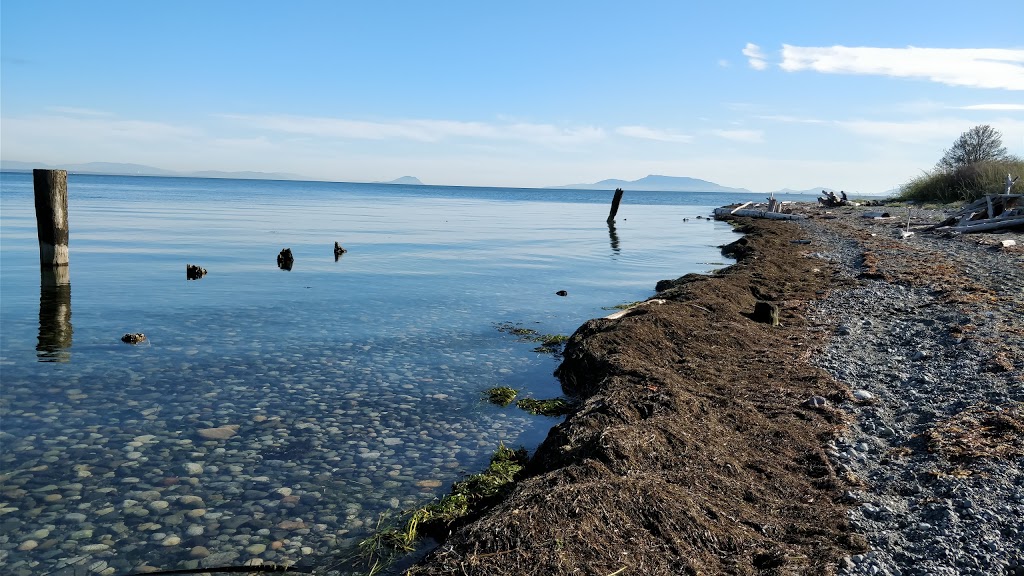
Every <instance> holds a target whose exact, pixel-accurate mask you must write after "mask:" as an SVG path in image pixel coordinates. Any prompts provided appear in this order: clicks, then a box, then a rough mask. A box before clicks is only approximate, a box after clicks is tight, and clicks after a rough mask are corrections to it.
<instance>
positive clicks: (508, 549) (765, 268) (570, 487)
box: [411, 221, 865, 576]
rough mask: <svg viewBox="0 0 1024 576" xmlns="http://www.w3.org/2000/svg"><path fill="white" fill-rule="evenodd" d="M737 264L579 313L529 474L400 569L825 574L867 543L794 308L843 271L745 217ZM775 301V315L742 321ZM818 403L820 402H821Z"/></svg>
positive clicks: (826, 392) (799, 232) (825, 386)
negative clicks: (636, 300) (575, 403)
mask: <svg viewBox="0 0 1024 576" xmlns="http://www.w3.org/2000/svg"><path fill="white" fill-rule="evenodd" d="M743 232H744V233H745V236H743V237H742V238H741V239H739V240H738V241H737V242H736V243H734V244H732V245H730V246H729V247H728V248H727V252H728V253H730V254H732V255H733V256H735V257H736V258H737V259H738V262H737V264H735V265H734V266H731V267H729V268H728V269H725V270H723V271H721V272H719V273H716V274H713V275H710V276H696V275H691V276H687V277H683V278H681V279H679V280H677V281H675V282H673V283H669V284H671V285H663V286H662V288H664V289H663V290H662V291H661V292H660V293H659V294H658V295H657V298H660V299H664V303H662V304H658V305H655V304H651V305H648V306H644V307H641V308H638V309H636V310H635V311H632V312H630V313H627V314H626V315H624V316H623V317H621V318H619V319H615V320H607V319H596V320H591V321H589V322H587V323H586V324H584V325H583V326H582V327H581V328H580V329H579V330H578V331H577V332H576V333H575V334H574V335H573V336H572V338H571V339H570V341H569V342H568V345H567V347H566V351H565V360H564V362H563V364H562V365H561V366H560V368H559V370H558V374H559V376H560V377H561V378H562V381H563V385H564V387H565V389H566V392H567V393H570V394H574V395H577V396H578V397H580V398H581V399H582V404H581V407H580V409H579V410H578V411H577V412H575V413H573V414H571V415H570V416H569V417H567V419H566V420H565V422H564V423H562V424H560V425H559V426H557V427H555V428H553V429H552V431H551V433H550V434H549V435H548V438H547V440H546V441H545V442H544V443H543V444H542V445H541V446H540V447H539V448H538V450H537V453H536V455H535V456H534V458H533V459H532V461H531V463H530V465H529V467H528V469H527V474H526V477H525V478H523V479H522V481H520V482H519V483H518V484H517V486H516V488H515V489H514V491H513V492H512V493H511V494H510V495H509V496H508V497H507V498H505V499H504V500H503V501H502V502H500V503H499V504H498V505H497V506H496V507H495V508H493V509H491V510H490V511H488V512H487V513H486V514H484V515H483V516H482V517H480V518H477V519H476V520H475V521H473V522H471V523H469V524H468V525H465V526H462V527H460V528H458V529H456V530H455V531H454V532H453V533H452V535H451V537H450V538H448V539H447V541H446V542H445V543H444V544H443V545H442V546H441V547H439V548H438V549H437V550H435V551H434V552H432V553H431V554H430V555H429V556H428V557H427V559H426V560H425V561H424V562H422V563H421V564H419V565H418V566H416V567H414V568H413V570H412V571H411V573H412V574H417V575H431V574H467V575H487V576H494V575H506V574H507V575H513V574H514V575H523V574H588V575H598V576H607V575H611V574H645V575H647V574H650V575H656V574H665V575H668V574H672V575H677V574H793V573H799V574H808V573H810V574H827V573H831V572H833V570H834V567H835V566H836V564H837V562H838V561H839V559H840V558H841V557H843V556H844V555H848V554H852V553H857V552H861V551H863V550H864V549H865V543H864V540H863V539H862V538H860V537H859V536H856V535H854V534H853V532H852V530H851V528H850V526H849V525H848V523H847V521H846V517H847V514H846V504H844V503H843V494H844V492H845V491H846V490H847V489H848V488H849V486H850V485H851V483H852V482H856V479H854V478H852V477H843V476H841V475H840V474H839V473H837V470H836V469H835V468H833V466H832V464H830V460H829V458H828V457H827V455H826V454H825V453H824V451H823V447H824V446H825V445H826V444H827V443H828V442H829V441H830V440H831V439H832V438H834V437H835V436H836V435H837V433H839V432H840V431H842V430H843V429H844V419H845V418H846V417H845V416H844V415H843V413H842V412H840V411H838V410H833V409H829V408H825V409H821V408H814V407H811V406H810V405H809V404H808V400H809V399H810V398H812V397H813V396H819V397H824V398H826V399H829V400H831V403H835V402H838V401H844V400H851V398H850V397H849V391H848V390H846V389H845V388H844V387H842V386H840V385H839V384H838V383H837V382H836V381H835V380H834V379H832V378H831V377H830V376H829V375H828V374H827V373H826V372H825V371H823V370H822V369H820V368H817V367H814V366H812V365H811V364H810V363H809V362H808V357H809V355H810V351H811V350H812V349H813V348H814V346H815V345H816V343H817V342H816V341H815V340H816V339H820V334H816V333H814V332H812V331H810V330H809V329H808V328H809V327H808V326H807V322H806V320H805V311H806V309H807V306H808V303H809V302H810V301H811V300H813V299H815V298H816V297H819V296H821V295H823V294H825V293H826V291H828V290H829V289H831V288H835V287H836V286H837V284H841V283H846V284H849V283H850V280H849V279H848V278H849V275H843V274H840V273H839V270H837V269H833V268H831V267H830V264H828V263H827V262H825V261H824V260H821V259H818V258H812V257H808V255H807V253H808V246H806V245H805V244H802V243H799V242H796V241H798V240H801V239H803V238H804V237H805V235H806V234H807V232H806V231H805V230H804V229H803V228H801V227H800V226H799V225H798V224H793V223H787V222H772V221H746V222H745V223H744V229H743ZM758 301H767V302H771V303H774V304H776V305H777V306H778V312H779V314H778V318H779V324H778V325H777V326H773V325H772V324H771V323H764V322H758V321H755V320H754V319H752V318H751V316H752V312H753V311H754V308H755V304H756V303H757V302H758ZM831 403H830V404H831Z"/></svg>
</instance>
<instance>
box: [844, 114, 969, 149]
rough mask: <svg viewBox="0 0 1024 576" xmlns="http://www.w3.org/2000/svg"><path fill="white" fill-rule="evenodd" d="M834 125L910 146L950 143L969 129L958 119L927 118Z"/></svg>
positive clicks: (845, 122)
mask: <svg viewBox="0 0 1024 576" xmlns="http://www.w3.org/2000/svg"><path fill="white" fill-rule="evenodd" d="M835 124H836V125H837V126H839V127H840V128H843V129H845V130H847V131H849V132H852V133H854V134H857V135H859V136H868V137H871V138H874V139H878V140H884V141H894V142H903V143H910V144H921V143H926V142H944V141H949V142H952V141H953V139H954V138H955V137H956V136H957V135H958V134H960V133H961V132H963V131H964V130H967V129H968V128H970V127H971V124H970V122H967V121H964V120H963V119H960V118H929V119H927V120H918V121H913V122H896V121H891V122H887V121H876V120H841V121H837V122H836V123H835Z"/></svg>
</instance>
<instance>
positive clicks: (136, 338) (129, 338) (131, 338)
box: [121, 332, 146, 344]
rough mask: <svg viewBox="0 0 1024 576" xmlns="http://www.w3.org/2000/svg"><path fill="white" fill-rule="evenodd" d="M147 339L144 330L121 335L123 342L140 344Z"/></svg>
mask: <svg viewBox="0 0 1024 576" xmlns="http://www.w3.org/2000/svg"><path fill="white" fill-rule="evenodd" d="M145 341H146V335H145V334H143V333H142V332H136V333H134V334H130V333H129V334H125V335H124V336H121V342H124V343H126V344H139V343H142V342H145Z"/></svg>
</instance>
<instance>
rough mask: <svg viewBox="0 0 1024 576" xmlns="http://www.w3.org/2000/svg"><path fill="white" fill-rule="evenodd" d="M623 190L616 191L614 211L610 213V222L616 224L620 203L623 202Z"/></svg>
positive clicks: (613, 200)
mask: <svg viewBox="0 0 1024 576" xmlns="http://www.w3.org/2000/svg"><path fill="white" fill-rule="evenodd" d="M622 194H623V191H622V188H616V189H615V197H614V198H612V211H611V212H609V213H608V222H615V214H616V213H617V212H618V211H619V202H621V201H622Z"/></svg>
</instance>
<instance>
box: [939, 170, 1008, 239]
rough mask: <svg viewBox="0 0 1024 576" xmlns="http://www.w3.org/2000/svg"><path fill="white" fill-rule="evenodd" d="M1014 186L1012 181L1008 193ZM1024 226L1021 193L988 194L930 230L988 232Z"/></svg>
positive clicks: (967, 232) (966, 232)
mask: <svg viewBox="0 0 1024 576" xmlns="http://www.w3.org/2000/svg"><path fill="white" fill-rule="evenodd" d="M1012 185H1013V181H1012V180H1011V181H1010V183H1009V184H1007V190H1009V189H1010V187H1011V186H1012ZM1019 227H1024V194H989V195H988V196H985V197H984V198H979V199H977V200H975V201H974V202H971V203H970V204H968V205H967V206H964V207H963V208H961V209H960V210H959V211H958V212H956V213H955V214H953V215H951V216H949V217H948V218H946V219H945V220H943V221H942V222H939V223H938V224H936V225H935V226H933V227H932V229H933V230H935V231H949V232H962V233H965V234H969V233H973V232H991V231H995V230H1010V229H1013V228H1019Z"/></svg>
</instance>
